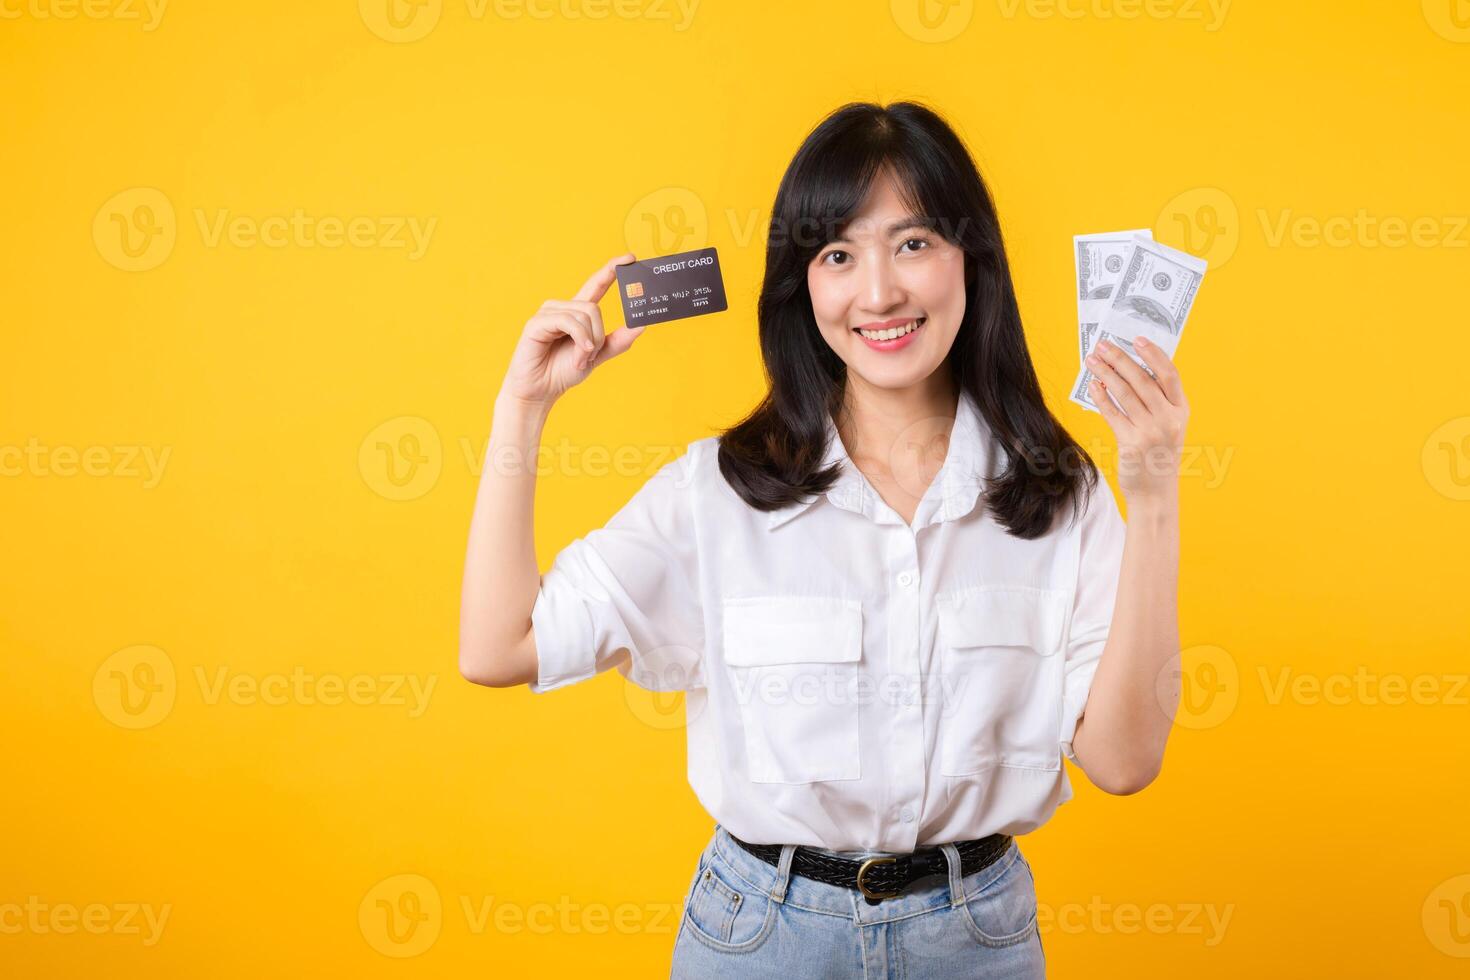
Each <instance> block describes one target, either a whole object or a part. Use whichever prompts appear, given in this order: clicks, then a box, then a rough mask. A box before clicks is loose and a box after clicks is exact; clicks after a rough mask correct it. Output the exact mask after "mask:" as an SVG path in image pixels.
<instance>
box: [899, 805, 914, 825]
mask: <svg viewBox="0 0 1470 980" xmlns="http://www.w3.org/2000/svg"><path fill="white" fill-rule="evenodd" d="M898 819H900V820H902V821H903V822H904V823H913V822H914V811H913V810H910V809H909V808H908V807H904V808H903V809H902V810H900V811H898Z"/></svg>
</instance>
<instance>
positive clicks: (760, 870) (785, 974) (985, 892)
mask: <svg viewBox="0 0 1470 980" xmlns="http://www.w3.org/2000/svg"><path fill="white" fill-rule="evenodd" d="M940 848H941V849H942V850H943V852H944V855H945V858H946V860H947V863H948V868H949V871H948V873H947V874H934V875H929V876H926V877H924V878H920V879H917V880H915V881H914V883H913V884H911V885H910V886H909V887H908V888H907V889H905V890H904V892H903V894H902V895H900V896H899V897H897V898H888V899H884V900H883V901H882V902H880V903H879V904H877V905H869V904H868V903H867V901H866V900H864V898H863V896H862V894H861V893H860V892H858V891H857V890H855V889H850V888H843V887H840V886H838V885H829V884H827V883H826V882H821V881H815V880H813V879H811V878H804V877H801V876H799V875H793V874H791V858H792V854H793V852H794V851H795V849H796V848H795V845H792V844H787V845H785V846H784V847H782V848H781V860H780V864H779V865H778V866H773V865H769V864H767V863H766V862H764V861H762V860H761V859H760V858H758V857H756V856H755V855H754V854H751V853H750V852H749V851H747V850H745V848H743V847H741V846H740V845H739V844H737V843H735V841H734V840H733V839H732V838H731V837H730V834H729V832H728V831H726V830H725V828H724V827H723V826H722V825H720V824H716V825H715V831H714V834H713V836H711V838H710V841H709V843H708V844H707V845H705V848H704V850H703V852H701V853H700V855H699V863H698V866H697V867H696V868H695V871H694V878H693V880H692V881H691V882H690V884H689V891H688V893H687V894H686V895H685V897H684V914H683V918H682V920H681V921H680V924H679V933H678V937H677V938H676V939H675V940H674V960H673V971H672V973H671V974H670V976H671V977H672V978H673V980H712V978H721V977H732V978H733V977H739V978H755V977H770V978H773V980H774V978H780V980H816V978H833V980H837V978H843V980H848V978H859V980H879V978H904V980H925V978H931V977H934V978H956V977H987V978H988V977H1024V978H1034V977H1045V975H1046V959H1045V956H1044V954H1043V952H1042V948H1041V936H1040V934H1039V933H1038V932H1037V928H1036V883H1035V881H1034V879H1033V878H1032V877H1031V866H1030V864H1028V863H1027V861H1026V859H1025V858H1024V857H1022V856H1021V849H1020V848H1019V847H1018V846H1017V845H1016V843H1015V841H1014V840H1012V841H1011V845H1010V847H1008V848H1007V849H1006V851H1005V853H1003V854H1002V855H1001V856H1000V857H999V858H998V859H997V860H996V861H994V862H993V863H992V864H990V865H989V866H988V867H985V868H982V869H980V870H979V871H976V872H974V873H973V874H969V875H963V876H962V875H961V874H960V856H959V852H958V851H956V850H955V847H954V845H953V844H942V845H940ZM829 853H835V854H842V855H843V856H856V854H855V852H847V851H840V852H837V851H834V852H829ZM862 853H863V854H866V855H872V854H882V853H885V852H882V851H868V852H862Z"/></svg>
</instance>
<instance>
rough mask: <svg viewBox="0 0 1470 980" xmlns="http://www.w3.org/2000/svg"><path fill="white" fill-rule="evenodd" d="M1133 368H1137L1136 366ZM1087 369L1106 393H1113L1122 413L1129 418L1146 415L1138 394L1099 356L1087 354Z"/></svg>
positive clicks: (1144, 406)
mask: <svg viewBox="0 0 1470 980" xmlns="http://www.w3.org/2000/svg"><path fill="white" fill-rule="evenodd" d="M1134 366H1135V367H1137V365H1134ZM1087 367H1088V368H1089V369H1090V370H1091V371H1092V373H1093V375H1095V376H1096V377H1098V378H1100V379H1101V380H1102V383H1103V384H1104V385H1105V386H1106V387H1107V389H1108V391H1111V392H1112V393H1113V397H1114V398H1116V399H1118V403H1119V404H1120V405H1122V406H1123V411H1125V412H1127V413H1128V417H1129V418H1137V417H1138V416H1140V415H1143V414H1147V412H1148V406H1147V405H1145V404H1144V403H1143V401H1142V399H1140V398H1139V397H1138V392H1136V391H1134V390H1133V386H1132V385H1130V384H1129V383H1128V381H1127V380H1126V379H1125V378H1124V377H1123V376H1122V375H1121V374H1119V373H1118V372H1117V371H1115V370H1114V369H1113V366H1112V365H1111V364H1109V363H1108V362H1107V361H1106V360H1104V359H1103V358H1102V356H1101V355H1099V354H1097V353H1092V354H1088V355H1087Z"/></svg>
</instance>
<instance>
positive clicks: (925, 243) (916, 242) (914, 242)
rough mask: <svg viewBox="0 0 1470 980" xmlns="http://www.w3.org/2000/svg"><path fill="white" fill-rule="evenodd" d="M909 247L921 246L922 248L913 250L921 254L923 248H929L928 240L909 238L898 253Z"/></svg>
mask: <svg viewBox="0 0 1470 980" xmlns="http://www.w3.org/2000/svg"><path fill="white" fill-rule="evenodd" d="M910 245H920V246H923V247H922V248H916V249H914V251H915V252H922V251H923V250H924V249H925V248H928V247H929V240H928V239H927V238H910V239H909V240H908V241H906V242H904V243H903V245H902V247H901V248H900V251H902V250H903V249H904V248H907V247H908V246H910Z"/></svg>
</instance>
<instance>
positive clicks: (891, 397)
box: [836, 369, 959, 465]
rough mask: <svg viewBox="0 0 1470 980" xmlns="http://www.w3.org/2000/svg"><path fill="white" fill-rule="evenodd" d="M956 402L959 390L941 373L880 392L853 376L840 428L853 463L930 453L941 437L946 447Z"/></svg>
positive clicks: (890, 461) (892, 460)
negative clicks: (904, 386)
mask: <svg viewBox="0 0 1470 980" xmlns="http://www.w3.org/2000/svg"><path fill="white" fill-rule="evenodd" d="M958 400H959V388H958V387H957V386H956V385H955V382H954V379H953V378H951V377H950V374H949V372H948V371H946V370H942V369H941V370H938V371H935V372H934V373H933V374H931V375H930V376H929V377H927V378H925V379H924V380H922V381H920V382H918V383H917V384H913V385H909V386H908V387H906V388H879V387H877V386H875V385H872V384H870V383H868V382H866V381H864V380H863V379H862V378H859V377H856V376H854V375H853V374H851V373H849V374H848V378H847V388H846V390H845V391H844V392H843V399H842V402H843V403H842V411H841V417H840V418H838V419H837V420H836V421H837V430H838V432H839V433H841V435H842V444H843V445H844V446H846V447H847V451H848V455H849V456H850V457H852V459H853V460H854V461H856V460H859V459H867V460H878V461H882V462H883V463H887V464H889V465H896V464H897V463H898V458H897V457H905V458H908V457H915V456H923V455H926V452H925V450H926V449H928V450H932V448H933V442H934V440H935V439H936V438H938V437H943V440H944V442H945V443H946V444H947V443H948V436H949V432H950V430H951V428H952V427H953V425H954V418H955V412H956V411H958V409H959V401H958ZM940 458H941V459H942V458H943V452H942V450H941V451H940Z"/></svg>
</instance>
